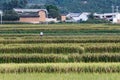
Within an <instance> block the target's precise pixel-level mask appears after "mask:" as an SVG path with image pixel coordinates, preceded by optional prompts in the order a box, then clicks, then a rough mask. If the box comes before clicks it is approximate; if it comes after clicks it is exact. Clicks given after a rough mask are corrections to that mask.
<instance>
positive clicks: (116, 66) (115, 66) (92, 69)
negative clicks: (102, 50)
mask: <svg viewBox="0 0 120 80" xmlns="http://www.w3.org/2000/svg"><path fill="white" fill-rule="evenodd" d="M34 72H36V73H56V72H57V73H69V72H75V73H88V72H89V73H119V72H120V63H67V64H66V63H50V64H49V63H47V64H0V73H34Z"/></svg>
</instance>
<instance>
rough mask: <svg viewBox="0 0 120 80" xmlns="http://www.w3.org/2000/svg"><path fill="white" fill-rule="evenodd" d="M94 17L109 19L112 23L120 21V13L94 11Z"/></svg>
mask: <svg viewBox="0 0 120 80" xmlns="http://www.w3.org/2000/svg"><path fill="white" fill-rule="evenodd" d="M94 17H95V18H96V19H104V20H107V21H110V22H112V23H120V13H118V12H115V13H104V14H97V13H94Z"/></svg>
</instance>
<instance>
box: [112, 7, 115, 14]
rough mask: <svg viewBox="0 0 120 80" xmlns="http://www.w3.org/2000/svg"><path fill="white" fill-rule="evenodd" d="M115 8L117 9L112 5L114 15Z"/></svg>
mask: <svg viewBox="0 0 120 80" xmlns="http://www.w3.org/2000/svg"><path fill="white" fill-rule="evenodd" d="M114 8H115V7H114V6H113V5H112V13H114Z"/></svg>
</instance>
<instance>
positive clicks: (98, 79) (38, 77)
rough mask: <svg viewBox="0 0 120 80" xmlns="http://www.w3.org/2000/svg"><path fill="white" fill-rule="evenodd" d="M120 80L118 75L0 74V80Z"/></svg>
mask: <svg viewBox="0 0 120 80" xmlns="http://www.w3.org/2000/svg"><path fill="white" fill-rule="evenodd" d="M58 79H59V80H119V79H120V76H119V74H118V73H114V74H113V73H108V74H104V73H103V74H99V73H93V74H91V73H80V74H77V73H66V74H63V73H62V74H59V73H33V74H30V73H26V74H0V80H58Z"/></svg>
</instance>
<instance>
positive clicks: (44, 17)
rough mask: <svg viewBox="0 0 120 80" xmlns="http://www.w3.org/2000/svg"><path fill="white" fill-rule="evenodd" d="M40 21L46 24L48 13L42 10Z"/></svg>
mask: <svg viewBox="0 0 120 80" xmlns="http://www.w3.org/2000/svg"><path fill="white" fill-rule="evenodd" d="M39 16H40V17H39V21H40V22H46V12H45V11H43V10H41V11H39Z"/></svg>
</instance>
